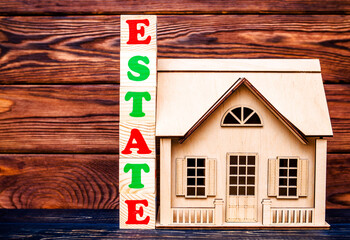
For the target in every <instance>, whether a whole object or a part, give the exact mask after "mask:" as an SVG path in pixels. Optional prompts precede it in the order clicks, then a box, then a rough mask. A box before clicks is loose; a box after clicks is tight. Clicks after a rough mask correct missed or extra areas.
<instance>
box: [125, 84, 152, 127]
mask: <svg viewBox="0 0 350 240" xmlns="http://www.w3.org/2000/svg"><path fill="white" fill-rule="evenodd" d="M155 112H156V88H155V87H120V122H134V123H144V122H155V120H156V118H155Z"/></svg>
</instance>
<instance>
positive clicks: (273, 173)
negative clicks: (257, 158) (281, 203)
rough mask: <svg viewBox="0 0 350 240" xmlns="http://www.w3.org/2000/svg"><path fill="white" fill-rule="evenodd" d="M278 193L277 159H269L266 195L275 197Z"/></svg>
mask: <svg viewBox="0 0 350 240" xmlns="http://www.w3.org/2000/svg"><path fill="white" fill-rule="evenodd" d="M277 193H278V159H275V158H273V159H269V172H268V187H267V195H268V196H270V197H276V196H277Z"/></svg>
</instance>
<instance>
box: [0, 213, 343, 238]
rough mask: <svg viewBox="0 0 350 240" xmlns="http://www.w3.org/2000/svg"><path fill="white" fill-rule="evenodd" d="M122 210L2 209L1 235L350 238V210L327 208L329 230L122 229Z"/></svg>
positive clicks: (14, 236) (40, 236)
mask: <svg viewBox="0 0 350 240" xmlns="http://www.w3.org/2000/svg"><path fill="white" fill-rule="evenodd" d="M118 215H119V212H118V210H80V209H74V210H0V239H116V238H121V239H156V238H157V239H240V240H241V239H293V240H297V239H300V240H307V239H317V240H322V239H350V210H342V209H332V210H328V211H327V221H328V223H329V224H330V225H331V228H330V229H329V230H276V229H275V230H266V229H265V230H246V229H241V230H240V229H235V230H228V229H225V230H217V229H213V230H210V229H203V230H172V229H156V230H133V229H128V230H125V229H123V230H120V229H119V224H118Z"/></svg>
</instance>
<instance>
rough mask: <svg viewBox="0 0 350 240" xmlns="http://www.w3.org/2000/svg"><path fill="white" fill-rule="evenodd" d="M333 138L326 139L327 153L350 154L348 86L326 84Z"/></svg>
mask: <svg viewBox="0 0 350 240" xmlns="http://www.w3.org/2000/svg"><path fill="white" fill-rule="evenodd" d="M325 90H326V97H327V103H328V108H329V114H330V116H331V123H332V128H333V137H332V138H327V139H328V148H327V150H328V153H350V84H326V85H325Z"/></svg>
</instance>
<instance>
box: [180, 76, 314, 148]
mask: <svg viewBox="0 0 350 240" xmlns="http://www.w3.org/2000/svg"><path fill="white" fill-rule="evenodd" d="M242 85H245V86H246V87H247V88H248V89H249V90H250V91H251V92H252V93H253V94H254V95H255V96H256V97H257V98H258V99H259V100H260V101H261V102H262V103H263V104H264V105H265V106H266V107H267V108H268V109H269V110H270V111H271V112H272V113H273V114H274V115H275V116H276V117H277V118H278V119H279V120H281V121H282V123H283V124H284V125H285V126H286V127H287V128H288V129H289V130H290V131H291V132H292V133H293V134H294V135H295V136H296V137H297V138H298V139H299V140H300V141H301V142H302V143H304V144H307V143H308V141H307V139H306V136H305V135H304V134H303V133H302V132H301V131H300V130H299V129H298V128H297V127H295V126H294V125H293V124H292V123H291V122H290V121H289V120H288V119H287V118H285V117H284V116H283V115H282V114H281V113H280V112H279V111H278V110H277V109H276V108H275V107H274V106H273V105H272V104H271V103H270V102H269V101H268V100H267V99H266V98H265V97H264V96H263V95H262V94H261V93H260V92H259V91H258V90H257V89H256V88H255V87H254V86H253V85H252V84H251V83H250V82H249V80H247V79H246V78H240V79H238V80H237V81H236V82H235V83H234V84H233V85H232V86H231V87H230V88H229V89H228V90H227V91H226V92H225V93H224V94H223V95H222V96H221V97H220V98H219V99H218V100H217V101H216V102H215V103H214V105H213V106H211V107H210V108H209V110H208V111H207V112H206V113H205V114H204V115H203V116H202V117H201V118H200V119H199V120H198V121H197V122H196V123H195V124H194V125H193V126H192V127H191V128H190V129H189V130H188V131H187V132H186V133H185V135H184V136H183V137H182V138H181V139H180V141H179V142H180V143H183V142H184V141H185V140H186V139H187V138H188V137H189V136H190V135H191V134H192V133H193V132H194V131H196V129H197V128H198V127H199V126H200V125H201V124H202V123H203V122H204V121H205V120H206V119H207V118H208V117H209V116H210V115H211V114H212V113H213V112H214V111H215V110H216V109H217V108H218V107H219V106H220V105H221V104H222V103H223V102H225V101H226V99H228V98H229V97H230V96H231V95H232V93H234V92H235V91H236V90H237V89H238V88H239V87H240V86H242Z"/></svg>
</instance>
